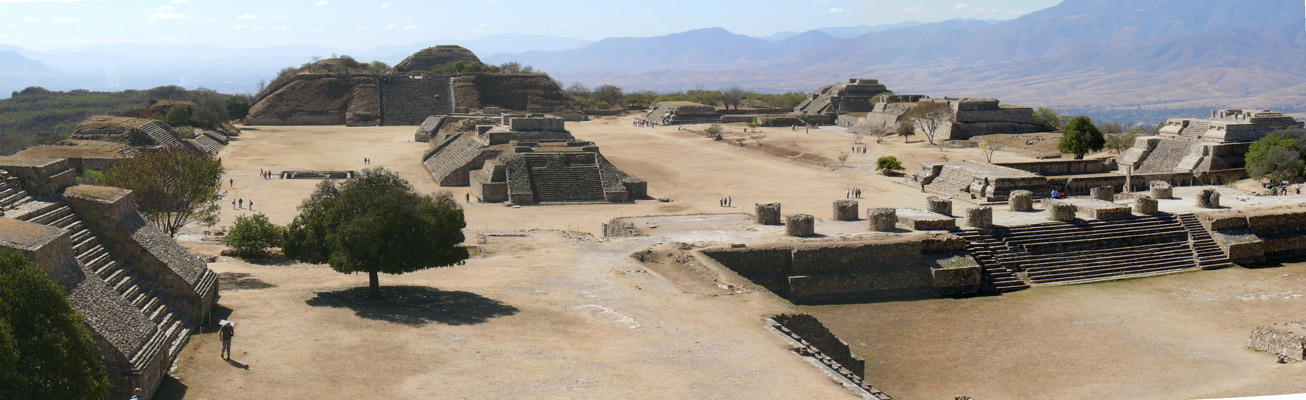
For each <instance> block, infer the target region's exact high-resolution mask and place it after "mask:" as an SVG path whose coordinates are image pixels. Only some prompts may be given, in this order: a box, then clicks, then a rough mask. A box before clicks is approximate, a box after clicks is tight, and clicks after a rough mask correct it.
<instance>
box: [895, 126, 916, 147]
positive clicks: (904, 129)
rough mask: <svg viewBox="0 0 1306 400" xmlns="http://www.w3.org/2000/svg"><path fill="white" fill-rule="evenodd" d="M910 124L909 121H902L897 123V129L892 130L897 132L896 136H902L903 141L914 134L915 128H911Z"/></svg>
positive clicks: (909, 138) (905, 141) (906, 140)
mask: <svg viewBox="0 0 1306 400" xmlns="http://www.w3.org/2000/svg"><path fill="white" fill-rule="evenodd" d="M911 125H912V124H911V122H908V121H903V122H901V123H899V124H898V128H897V130H896V131H895V132H894V133H897V134H898V136H902V142H903V143H907V142H909V141H911V136H912V135H915V134H916V129H914V128H912V126H911Z"/></svg>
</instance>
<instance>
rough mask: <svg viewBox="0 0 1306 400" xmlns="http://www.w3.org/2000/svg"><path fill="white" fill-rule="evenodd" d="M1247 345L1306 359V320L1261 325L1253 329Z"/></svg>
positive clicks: (1300, 359)
mask: <svg viewBox="0 0 1306 400" xmlns="http://www.w3.org/2000/svg"><path fill="white" fill-rule="evenodd" d="M1247 347H1251V348H1253V349H1256V350H1260V351H1263V352H1266V353H1270V354H1273V355H1276V356H1279V357H1284V358H1288V359H1292V360H1297V361H1306V357H1303V356H1304V355H1306V322H1302V321H1296V322H1289V323H1284V324H1275V325H1270V326H1261V327H1258V328H1256V330H1255V331H1252V336H1251V338H1249V340H1248V341H1247Z"/></svg>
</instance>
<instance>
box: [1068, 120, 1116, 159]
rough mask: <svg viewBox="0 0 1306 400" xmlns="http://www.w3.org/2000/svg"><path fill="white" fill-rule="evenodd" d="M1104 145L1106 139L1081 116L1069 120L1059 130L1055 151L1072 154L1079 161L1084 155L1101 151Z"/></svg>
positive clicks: (1091, 123)
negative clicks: (1059, 134) (1058, 139)
mask: <svg viewBox="0 0 1306 400" xmlns="http://www.w3.org/2000/svg"><path fill="white" fill-rule="evenodd" d="M1105 145H1106V138H1104V137H1102V132H1101V131H1098V130H1097V126H1095V125H1093V120H1092V119H1089V118H1088V117H1085V116H1082V115H1081V116H1078V117H1074V118H1071V119H1070V122H1067V123H1066V126H1064V127H1062V128H1061V143H1058V144H1057V150H1059V151H1061V152H1062V153H1064V154H1074V155H1075V159H1076V160H1081V159H1083V158H1084V154H1088V152H1090V151H1098V150H1102V147H1103V146H1105Z"/></svg>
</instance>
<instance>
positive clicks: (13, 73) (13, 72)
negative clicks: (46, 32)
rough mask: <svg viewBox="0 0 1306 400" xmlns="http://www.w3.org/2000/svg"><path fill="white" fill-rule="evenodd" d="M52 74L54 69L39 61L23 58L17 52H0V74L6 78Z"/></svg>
mask: <svg viewBox="0 0 1306 400" xmlns="http://www.w3.org/2000/svg"><path fill="white" fill-rule="evenodd" d="M52 72H54V69H52V68H50V67H48V66H46V65H45V64H42V63H41V62H39V61H36V60H33V59H30V58H27V57H23V55H22V54H19V53H18V52H17V51H14V50H4V51H0V74H3V76H4V77H6V78H12V77H23V76H31V75H45V74H49V73H52Z"/></svg>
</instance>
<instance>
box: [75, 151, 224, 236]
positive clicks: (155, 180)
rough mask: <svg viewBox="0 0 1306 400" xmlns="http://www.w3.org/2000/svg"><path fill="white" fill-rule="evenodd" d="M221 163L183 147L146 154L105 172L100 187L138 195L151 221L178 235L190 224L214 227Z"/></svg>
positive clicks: (219, 195) (220, 183) (172, 234)
mask: <svg viewBox="0 0 1306 400" xmlns="http://www.w3.org/2000/svg"><path fill="white" fill-rule="evenodd" d="M222 173H223V168H222V163H220V162H218V161H217V160H213V159H210V158H209V157H208V156H206V155H204V154H201V153H199V152H196V151H193V150H188V149H184V148H177V149H166V150H159V151H151V152H146V153H145V154H143V155H141V156H139V157H134V158H129V159H126V160H123V161H122V162H119V163H118V165H115V166H114V167H113V168H110V169H109V170H108V171H105V172H104V177H103V179H101V180H100V184H101V185H104V186H115V187H120V188H123V189H130V190H132V191H133V192H136V206H137V208H139V209H140V211H141V213H143V214H145V217H146V218H149V220H150V222H153V223H154V225H157V226H158V227H159V228H160V229H163V230H164V231H165V232H168V235H171V236H176V235H177V232H178V231H180V230H181V228H182V227H184V226H186V224H189V223H191V222H199V223H200V224H201V225H204V226H213V225H214V224H215V223H217V219H218V210H219V207H218V200H219V199H221V198H222Z"/></svg>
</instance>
